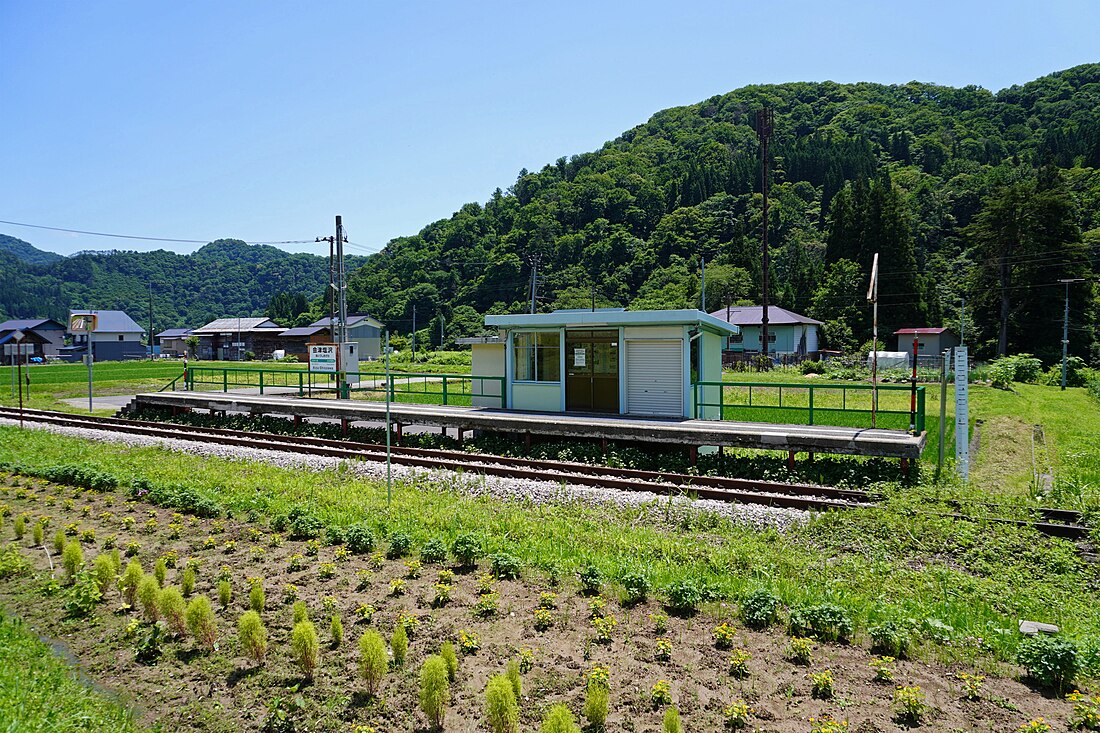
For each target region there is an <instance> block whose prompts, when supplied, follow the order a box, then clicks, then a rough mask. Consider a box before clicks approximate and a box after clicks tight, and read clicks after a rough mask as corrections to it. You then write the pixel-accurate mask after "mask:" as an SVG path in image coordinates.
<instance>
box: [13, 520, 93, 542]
mask: <svg viewBox="0 0 1100 733" xmlns="http://www.w3.org/2000/svg"><path fill="white" fill-rule="evenodd" d="M31 539H33V540H34V544H35V547H41V546H42V544H43V542H45V539H46V528H45V527H43V526H42V522H35V523H34V528H33V529H32V530H31ZM104 546H106V543H104Z"/></svg>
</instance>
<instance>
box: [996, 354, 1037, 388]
mask: <svg viewBox="0 0 1100 733" xmlns="http://www.w3.org/2000/svg"><path fill="white" fill-rule="evenodd" d="M1042 372H1043V363H1042V362H1041V361H1039V360H1038V359H1036V358H1035V357H1034V356H1032V355H1031V354H1013V355H1012V356H1006V357H1002V358H1000V359H997V360H995V361H993V362H992V363H991V364H990V365H989V379H990V382H991V383H992V385H993V386H994V387H998V388H1000V389H1008V388H1009V387H1011V386H1012V383H1013V382H1026V383H1029V384H1032V383H1035V382H1038V381H1039V376H1040V375H1041V374H1042Z"/></svg>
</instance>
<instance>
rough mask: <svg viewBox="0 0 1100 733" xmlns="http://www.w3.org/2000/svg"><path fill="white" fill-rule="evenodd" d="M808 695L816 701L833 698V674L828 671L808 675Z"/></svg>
mask: <svg viewBox="0 0 1100 733" xmlns="http://www.w3.org/2000/svg"><path fill="white" fill-rule="evenodd" d="M810 695H811V696H813V697H816V698H817V699H818V700H830V699H832V697H833V673H832V672H830V671H829V670H825V671H824V672H817V673H816V674H810Z"/></svg>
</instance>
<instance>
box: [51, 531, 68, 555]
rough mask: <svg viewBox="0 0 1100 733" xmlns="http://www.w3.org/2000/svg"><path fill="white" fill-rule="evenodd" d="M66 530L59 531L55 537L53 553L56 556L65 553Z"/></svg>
mask: <svg viewBox="0 0 1100 733" xmlns="http://www.w3.org/2000/svg"><path fill="white" fill-rule="evenodd" d="M66 542H67V540H66V539H65V530H63V529H59V530H57V532H56V533H54V536H53V551H54V554H55V555H60V554H61V553H63V552H64V551H65V543H66Z"/></svg>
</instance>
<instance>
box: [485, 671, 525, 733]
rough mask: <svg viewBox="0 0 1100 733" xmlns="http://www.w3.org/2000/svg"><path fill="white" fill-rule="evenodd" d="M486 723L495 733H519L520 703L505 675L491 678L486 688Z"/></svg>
mask: <svg viewBox="0 0 1100 733" xmlns="http://www.w3.org/2000/svg"><path fill="white" fill-rule="evenodd" d="M485 721H486V722H487V723H488V724H489V730H491V731H492V732H493V733H519V703H518V702H517V701H516V696H515V693H514V692H513V691H512V683H511V682H509V681H508V678H507V677H505V676H504V675H496V676H495V677H492V678H490V680H489V683H488V684H487V685H486V686H485Z"/></svg>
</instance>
